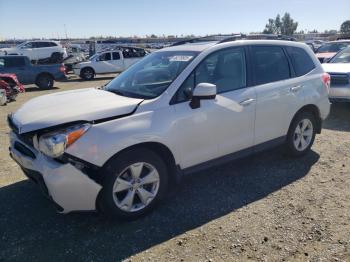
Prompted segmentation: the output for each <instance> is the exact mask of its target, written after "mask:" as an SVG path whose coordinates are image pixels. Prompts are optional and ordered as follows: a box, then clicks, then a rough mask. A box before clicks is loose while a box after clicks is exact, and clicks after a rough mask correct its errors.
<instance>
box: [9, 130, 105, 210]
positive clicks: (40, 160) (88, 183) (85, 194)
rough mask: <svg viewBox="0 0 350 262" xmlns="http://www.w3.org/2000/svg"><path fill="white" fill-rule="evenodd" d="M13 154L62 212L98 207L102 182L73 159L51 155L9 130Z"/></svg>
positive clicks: (11, 153)
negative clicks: (85, 171) (59, 159)
mask: <svg viewBox="0 0 350 262" xmlns="http://www.w3.org/2000/svg"><path fill="white" fill-rule="evenodd" d="M9 150H10V155H11V157H12V158H13V159H14V160H15V161H16V162H17V163H18V164H19V166H20V167H21V168H22V169H23V171H24V173H25V174H26V175H27V176H28V177H29V178H30V179H31V180H33V181H34V182H36V184H38V185H39V187H40V188H41V189H42V191H43V192H44V193H45V194H46V195H48V197H49V198H50V199H52V200H53V201H54V202H55V203H56V206H57V207H58V210H59V212H61V213H68V212H71V211H89V210H96V199H97V196H98V193H99V192H100V190H101V188H102V186H101V185H100V184H98V183H96V182H95V181H94V180H93V179H91V178H90V177H89V176H88V175H87V174H85V173H84V172H83V171H81V170H80V169H78V168H76V167H75V166H74V165H73V164H72V163H60V162H58V161H56V160H54V159H51V158H48V157H46V156H45V155H43V154H42V153H41V152H39V151H37V150H36V149H34V148H33V147H31V146H28V144H26V143H24V142H23V141H22V140H21V139H20V138H19V137H18V136H17V135H16V134H15V133H14V132H11V133H10V148H9Z"/></svg>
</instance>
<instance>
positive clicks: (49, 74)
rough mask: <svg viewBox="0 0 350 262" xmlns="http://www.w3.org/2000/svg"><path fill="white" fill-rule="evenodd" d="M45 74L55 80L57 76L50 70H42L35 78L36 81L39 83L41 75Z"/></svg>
mask: <svg viewBox="0 0 350 262" xmlns="http://www.w3.org/2000/svg"><path fill="white" fill-rule="evenodd" d="M43 75H48V76H50V77H52V79H53V80H55V77H54V76H53V75H52V74H51V73H49V72H41V73H40V74H38V75H37V76H36V78H35V83H37V82H38V80H39V77H41V76H43Z"/></svg>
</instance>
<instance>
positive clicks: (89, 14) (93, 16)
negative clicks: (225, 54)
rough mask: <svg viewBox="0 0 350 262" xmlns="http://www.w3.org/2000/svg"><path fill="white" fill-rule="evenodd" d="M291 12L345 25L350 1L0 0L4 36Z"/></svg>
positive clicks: (99, 31)
mask: <svg viewBox="0 0 350 262" xmlns="http://www.w3.org/2000/svg"><path fill="white" fill-rule="evenodd" d="M285 12H289V13H290V14H291V16H292V18H293V19H294V20H295V21H298V22H299V26H298V29H297V30H298V31H300V30H304V31H305V30H313V29H316V30H318V31H323V30H330V29H337V30H339V28H340V25H341V23H342V22H343V21H345V20H350V0H332V1H330V0H148V1H146V0H123V1H122V0H114V1H113V0H89V1H88V0H85V1H84V0H0V39H14V38H16V39H20V38H64V37H65V32H67V35H68V37H74V38H79V37H84V38H85V37H90V36H133V35H137V36H145V35H151V34H156V35H163V34H164V35H178V36H180V35H182V34H183V35H189V34H194V35H207V34H218V33H222V34H224V33H238V32H242V33H249V32H259V31H262V30H263V29H264V27H265V24H266V23H267V20H268V18H274V17H276V15H277V14H278V13H279V14H281V15H283V14H284V13H285ZM65 28H66V30H65Z"/></svg>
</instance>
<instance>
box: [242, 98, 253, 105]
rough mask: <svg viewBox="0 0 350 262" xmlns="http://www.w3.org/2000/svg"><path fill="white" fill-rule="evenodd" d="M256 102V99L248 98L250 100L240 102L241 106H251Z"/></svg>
mask: <svg viewBox="0 0 350 262" xmlns="http://www.w3.org/2000/svg"><path fill="white" fill-rule="evenodd" d="M254 101H255V99H254V98H248V99H246V100H243V101H241V102H239V104H240V105H241V106H249V105H250V104H251V103H253V102H254Z"/></svg>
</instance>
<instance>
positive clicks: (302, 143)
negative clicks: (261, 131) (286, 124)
mask: <svg viewBox="0 0 350 262" xmlns="http://www.w3.org/2000/svg"><path fill="white" fill-rule="evenodd" d="M315 128H316V121H315V116H314V115H313V114H312V113H311V112H302V113H300V114H298V115H297V116H296V117H295V118H294V120H293V122H292V124H291V126H290V128H289V131H288V135H287V144H286V147H287V151H288V153H289V154H290V155H292V156H302V155H304V154H306V153H307V152H308V151H310V149H311V146H312V145H313V143H314V140H315V136H316V129H315Z"/></svg>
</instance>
